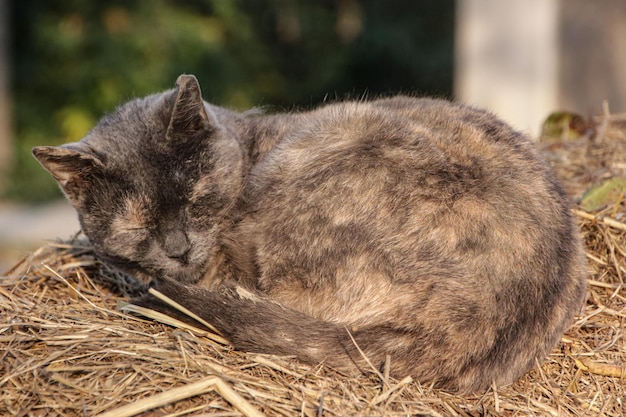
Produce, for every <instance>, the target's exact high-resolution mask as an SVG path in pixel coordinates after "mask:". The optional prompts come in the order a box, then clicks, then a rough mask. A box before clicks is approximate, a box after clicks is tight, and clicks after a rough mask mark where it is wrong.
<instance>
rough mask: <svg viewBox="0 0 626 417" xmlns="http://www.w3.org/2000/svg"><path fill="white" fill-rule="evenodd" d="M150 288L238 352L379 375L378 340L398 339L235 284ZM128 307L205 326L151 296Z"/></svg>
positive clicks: (380, 351)
mask: <svg viewBox="0 0 626 417" xmlns="http://www.w3.org/2000/svg"><path fill="white" fill-rule="evenodd" d="M155 287H156V289H157V290H158V292H160V293H162V294H164V295H165V296H166V297H168V298H170V299H172V300H174V301H176V302H177V303H179V304H180V305H182V306H184V307H185V308H187V309H188V310H190V311H192V312H193V313H194V314H196V315H198V316H199V317H200V318H202V319H203V320H205V321H206V322H208V323H209V324H211V325H213V326H214V327H215V328H216V329H217V330H218V331H219V332H220V333H221V335H222V336H224V337H225V338H226V339H228V341H229V342H230V343H231V344H232V345H233V346H234V347H235V348H236V349H237V350H240V351H244V352H257V353H269V354H275V355H286V356H295V357H296V358H298V359H299V360H300V361H302V362H305V363H309V364H318V363H325V364H327V365H329V366H331V367H332V368H333V369H335V370H338V371H340V372H343V373H346V374H351V375H354V374H357V373H367V372H379V371H382V365H383V363H384V361H385V355H384V352H385V351H386V348H385V346H383V343H382V341H384V340H390V339H394V338H397V335H390V334H388V333H389V332H394V333H395V331H394V330H393V329H390V328H362V329H349V328H346V327H344V326H342V325H340V324H335V323H331V322H328V321H324V320H319V319H316V318H312V317H309V316H307V315H305V314H304V313H302V312H299V311H296V310H293V309H290V308H286V307H284V306H282V305H280V304H278V303H276V302H274V301H272V300H270V299H268V298H266V297H263V296H261V295H259V294H255V293H253V292H251V291H249V290H247V289H245V288H243V287H240V286H238V285H228V286H223V287H222V288H220V289H219V290H217V291H213V290H209V289H207V288H203V287H198V286H186V285H182V284H180V283H177V282H174V281H171V280H168V279H166V280H162V281H160V282H159V283H158V284H156V285H155ZM132 304H135V305H138V306H141V307H146V308H150V309H152V310H156V311H159V312H161V313H165V314H167V315H169V316H172V317H173V318H176V319H178V320H181V321H184V322H187V323H190V324H193V325H195V326H197V327H205V326H202V324H200V323H198V322H197V321H196V320H194V319H193V318H191V317H189V316H188V315H186V314H184V313H182V312H180V311H179V310H177V309H175V308H173V307H171V306H170V305H168V304H166V303H165V302H163V301H161V300H160V299H158V298H157V297H155V296H154V295H152V294H147V295H145V296H143V297H140V298H137V299H134V300H132ZM377 327H381V326H377ZM394 336H395V337H394ZM375 340H379V341H381V344H380V346H376V345H377V343H372V341H375ZM361 344H363V347H362V348H361V347H360V345H361ZM402 376H405V375H402Z"/></svg>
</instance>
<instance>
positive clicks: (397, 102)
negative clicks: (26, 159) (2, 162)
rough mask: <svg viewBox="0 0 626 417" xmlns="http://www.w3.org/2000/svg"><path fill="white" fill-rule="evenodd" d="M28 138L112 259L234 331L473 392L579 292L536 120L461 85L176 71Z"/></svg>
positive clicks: (282, 350)
mask: <svg viewBox="0 0 626 417" xmlns="http://www.w3.org/2000/svg"><path fill="white" fill-rule="evenodd" d="M33 153H34V156H35V157H36V158H37V159H38V160H39V162H40V163H41V164H42V165H43V167H44V168H45V169H47V170H48V171H49V172H50V173H51V174H52V175H53V176H54V178H55V179H56V180H57V182H58V183H59V185H60V187H61V189H62V190H63V192H64V193H65V195H66V196H67V198H68V199H69V201H70V202H71V203H72V204H73V206H74V207H75V209H76V211H77V213H78V216H79V220H80V223H81V226H82V229H83V231H84V233H85V234H86V236H87V237H88V238H89V240H90V242H91V244H92V245H93V247H94V250H95V251H96V253H97V254H98V255H99V256H100V257H101V258H102V259H103V260H104V261H105V262H109V263H110V264H112V265H114V266H116V267H118V268H120V269H121V270H123V271H126V272H127V273H129V274H133V275H134V276H135V277H137V278H138V279H140V280H142V281H143V282H146V283H148V282H153V283H154V285H155V286H156V287H157V288H158V289H159V290H160V291H161V292H162V293H164V294H165V295H166V296H168V297H170V298H172V299H174V300H176V301H178V302H179V303H181V304H183V305H184V306H186V307H187V308H188V309H190V310H192V311H193V312H195V313H196V314H198V315H199V316H201V317H202V318H203V319H205V320H206V321H208V322H209V323H211V324H212V325H213V326H215V327H216V328H217V330H218V331H219V332H220V333H222V335H224V336H225V337H226V338H227V339H228V340H229V341H230V342H231V343H232V344H233V346H234V347H235V348H236V349H240V350H242V351H253V352H260V353H270V354H277V355H293V356H295V357H296V358H298V359H299V360H301V361H302V362H305V363H310V364H317V363H321V362H324V363H326V364H328V365H329V366H331V367H333V368H335V369H337V370H338V371H340V372H345V373H349V374H352V373H354V372H356V373H358V372H365V373H367V372H369V371H370V370H371V369H372V367H373V368H375V369H376V370H380V369H381V367H382V366H383V364H384V362H385V359H386V358H387V356H389V357H390V359H391V361H390V367H389V369H390V371H391V375H392V376H395V377H398V378H399V377H404V376H406V375H412V376H413V377H415V378H416V379H417V380H418V381H420V382H421V383H423V384H432V385H433V386H435V387H440V388H443V389H447V390H449V391H456V392H459V393H469V392H480V391H484V390H486V389H488V388H489V387H491V386H492V384H496V385H497V386H502V385H506V384H509V383H511V382H513V381H515V380H516V379H517V378H519V377H520V376H521V375H523V374H524V373H525V372H527V371H528V370H529V369H531V368H532V367H534V366H535V365H536V363H537V361H542V360H544V358H545V357H546V355H547V354H548V353H549V351H550V349H551V348H553V347H554V346H555V345H556V344H557V342H558V341H559V339H560V337H561V335H562V334H563V333H564V331H565V330H566V328H567V327H568V326H569V325H570V323H571V321H572V319H573V316H574V315H575V314H576V313H577V312H578V311H579V310H580V308H581V305H582V303H583V299H584V294H585V282H586V279H585V278H586V266H585V261H584V255H583V251H582V246H581V241H580V237H579V232H578V229H577V227H576V226H575V224H574V222H573V220H572V218H571V215H570V212H569V207H568V201H567V198H566V197H565V195H564V193H563V191H562V189H561V187H560V185H559V183H558V182H557V180H556V179H555V177H554V175H553V173H552V172H551V170H550V168H549V167H548V166H547V165H546V164H545V163H544V162H543V161H542V159H541V158H540V156H539V154H538V151H537V150H536V149H535V146H534V145H533V143H532V142H531V141H530V140H529V139H528V138H526V137H525V136H524V135H522V134H521V133H518V132H516V131H515V130H513V129H512V128H510V127H509V126H508V125H507V124H505V123H504V122H502V121H500V120H499V119H497V118H496V117H495V116H493V115H492V114H490V113H488V112H486V111H483V110H479V109H474V108H472V107H469V106H466V105H462V104H458V103H453V102H449V101H445V100H440V99H430V98H412V97H407V96H394V97H388V98H380V99H376V100H371V101H365V100H360V101H346V102H337V103H331V104H326V105H323V106H321V107H319V108H317V109H314V110H311V111H306V112H305V111H302V112H290V113H278V114H264V113H263V112H261V111H256V110H252V111H248V112H243V113H238V112H234V111H230V110H227V109H224V108H220V107H218V106H214V105H211V104H208V103H206V102H204V101H203V99H202V96H201V91H200V86H199V84H198V81H197V79H196V78H195V77H194V76H192V75H181V76H180V77H179V78H178V80H177V82H176V88H174V89H172V90H169V91H165V92H163V93H159V94H154V95H150V96H148V97H145V98H143V99H135V100H132V101H130V102H128V103H126V104H124V105H122V106H120V107H119V108H118V109H117V110H116V111H114V112H113V113H112V114H110V115H108V116H106V117H104V118H103V119H102V120H101V121H100V122H99V123H98V125H97V126H96V127H95V128H94V129H93V130H92V131H91V132H89V133H88V134H87V136H86V137H85V138H84V139H82V140H81V141H80V142H77V143H69V144H65V145H62V146H59V147H49V146H41V147H36V148H34V149H33ZM133 303H134V304H138V305H141V306H145V307H149V308H154V309H157V310H161V311H164V312H168V313H170V314H172V315H176V314H178V313H177V312H176V311H171V309H170V308H169V307H167V306H166V305H164V304H163V303H162V302H160V301H159V300H157V299H156V298H154V297H153V296H152V295H144V296H141V297H139V298H137V299H135V300H133ZM187 320H190V319H187Z"/></svg>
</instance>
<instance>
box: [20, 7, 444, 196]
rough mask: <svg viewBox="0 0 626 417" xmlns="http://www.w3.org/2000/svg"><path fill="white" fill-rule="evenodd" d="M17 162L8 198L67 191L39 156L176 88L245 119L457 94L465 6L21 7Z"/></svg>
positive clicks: (51, 194)
mask: <svg viewBox="0 0 626 417" xmlns="http://www.w3.org/2000/svg"><path fill="white" fill-rule="evenodd" d="M11 14H12V15H11V25H12V32H13V45H12V50H13V56H12V73H13V80H12V88H13V97H14V115H15V123H14V125H15V133H16V147H17V149H16V161H15V169H14V172H13V174H12V177H11V179H10V186H9V190H8V196H9V197H11V198H17V199H22V200H28V201H42V200H46V199H50V198H52V197H54V196H58V195H59V192H58V190H57V188H56V186H55V185H54V184H53V181H52V180H51V178H50V177H49V175H48V174H47V173H45V172H44V171H43V169H41V167H39V165H38V164H37V162H36V161H35V160H34V158H32V156H31V155H30V149H31V148H32V147H33V146H35V145H44V144H60V143H64V142H70V141H76V140H79V139H80V138H81V137H82V136H83V135H84V134H85V133H86V132H87V131H88V130H89V129H90V127H92V126H93V125H94V124H95V123H96V122H97V120H98V119H99V118H100V117H101V116H102V115H104V114H105V113H106V112H109V111H111V110H112V109H113V108H115V106H117V105H118V104H119V103H121V102H123V101H125V100H127V99H129V98H131V97H135V96H142V95H146V94H148V93H152V92H155V91H159V90H164V89H167V88H171V87H172V86H173V84H174V81H175V80H176V77H177V76H178V75H179V74H181V73H193V74H195V75H196V76H197V77H198V79H199V80H200V84H201V86H202V88H203V95H204V97H205V99H207V100H208V101H211V102H214V103H216V104H219V105H223V106H227V107H232V108H237V109H244V108H248V107H251V106H258V105H263V106H268V107H274V108H278V109H290V108H293V107H294V106H296V107H309V106H311V105H315V104H317V103H319V102H321V101H324V100H333V99H336V98H339V99H342V98H345V97H361V96H363V95H368V96H376V95H380V94H389V93H392V92H398V91H403V92H412V93H413V92H416V93H418V94H436V95H443V96H448V95H450V92H451V87H452V54H453V51H452V48H453V45H452V39H453V18H454V1H453V0H447V1H437V0H427V1H419V2H407V1H401V0H388V1H384V2H383V1H375V0H371V1H367V0H335V1H328V0H323V1H306V0H256V1H243V0H242V1H235V0H187V1H174V0H137V1H132V2H128V1H122V0H109V1H106V2H96V1H91V0H47V1H40V0H13V1H12V2H11Z"/></svg>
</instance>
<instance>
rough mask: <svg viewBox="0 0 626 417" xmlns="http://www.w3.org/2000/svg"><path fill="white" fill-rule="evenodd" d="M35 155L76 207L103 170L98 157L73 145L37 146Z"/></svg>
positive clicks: (34, 150) (34, 149) (34, 151)
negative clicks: (91, 181)
mask: <svg viewBox="0 0 626 417" xmlns="http://www.w3.org/2000/svg"><path fill="white" fill-rule="evenodd" d="M33 155H34V156H35V158H37V160H38V161H39V163H40V164H41V165H42V166H43V167H44V168H45V169H46V170H47V171H48V172H50V174H52V176H53V177H54V179H55V180H57V182H58V183H59V186H60V187H61V190H63V192H64V193H65V195H66V196H67V198H68V199H69V200H70V202H71V203H72V204H74V205H76V204H78V203H79V202H80V201H81V200H82V195H83V192H84V190H85V189H86V186H87V182H88V181H89V179H90V178H91V177H92V176H93V174H94V173H95V172H97V171H100V170H101V169H102V168H103V164H102V161H100V159H98V157H97V156H95V155H93V154H91V153H88V152H84V151H82V150H80V149H79V148H78V147H77V146H72V145H62V146H37V147H35V148H33Z"/></svg>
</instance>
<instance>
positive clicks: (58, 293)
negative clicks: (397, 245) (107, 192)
mask: <svg viewBox="0 0 626 417" xmlns="http://www.w3.org/2000/svg"><path fill="white" fill-rule="evenodd" d="M609 119H611V120H610V121H609ZM622 123H626V118H618V117H615V116H611V117H610V118H609V117H603V118H600V119H599V120H598V126H597V129H596V130H597V132H598V135H597V136H596V137H595V138H594V139H588V138H582V139H579V140H575V141H558V140H557V141H554V140H552V141H547V142H546V143H545V144H544V147H545V148H546V149H547V150H548V151H549V157H550V160H551V162H552V163H553V164H554V165H555V167H556V168H557V170H558V172H559V174H560V176H561V177H562V178H563V180H564V181H565V183H566V187H567V189H568V190H569V192H570V193H572V195H573V196H574V197H577V196H579V195H580V194H581V193H582V191H584V190H585V189H587V188H588V187H589V186H590V185H591V184H592V183H595V182H597V181H598V180H600V179H601V178H605V177H608V176H610V175H623V174H624V173H623V172H622V171H620V170H626V163H625V161H626V128H625V125H624V124H622ZM574 214H575V215H576V217H577V219H578V221H579V224H580V227H581V232H582V236H583V239H584V243H585V247H586V253H587V257H588V260H589V271H590V275H589V291H588V292H589V300H588V302H587V304H586V306H585V307H584V310H583V311H581V312H580V315H579V316H578V317H577V319H576V321H575V323H574V324H573V325H572V327H571V329H570V330H569V331H568V332H567V334H566V335H565V336H564V337H563V339H562V341H561V343H560V344H559V346H558V347H556V348H555V349H554V350H553V352H552V353H551V355H550V356H549V358H548V359H547V360H546V361H545V362H544V363H543V364H538V366H537V367H536V368H535V369H534V370H532V371H530V372H529V373H528V374H526V375H525V376H524V377H522V378H521V379H520V380H519V381H517V382H516V383H514V384H512V385H510V386H507V387H498V388H494V389H491V390H490V391H488V392H487V393H485V394H483V395H475V396H466V397H459V396H454V395H451V394H449V393H446V392H444V391H441V390H434V389H432V388H430V387H428V386H421V385H420V384H419V383H418V382H414V381H412V380H411V379H410V378H407V379H404V380H401V381H396V380H393V379H391V378H389V377H388V376H387V375H385V374H381V375H380V376H369V377H366V376H362V377H358V378H351V377H346V376H345V375H342V374H340V373H338V372H335V371H334V370H332V369H328V367H326V366H324V364H320V365H318V366H316V367H308V366H304V365H302V364H300V363H298V362H297V361H295V360H293V359H290V358H281V357H273V356H267V355H258V354H246V353H241V352H236V351H234V350H232V349H231V348H230V347H229V346H228V345H227V344H225V343H223V341H221V340H220V338H219V337H216V336H215V335H212V334H209V333H207V332H204V331H202V330H198V329H193V328H190V327H183V326H182V325H181V326H180V327H176V326H170V325H166V324H161V323H157V322H155V321H153V320H149V319H144V318H141V317H140V316H137V315H131V314H124V313H121V312H120V311H119V310H118V305H119V304H120V303H124V302H125V301H127V296H128V295H132V294H134V293H136V292H137V291H140V290H141V289H142V288H140V286H138V285H137V284H136V283H135V282H133V280H132V279H129V278H128V277H125V276H124V275H122V274H120V273H119V272H116V271H115V270H113V269H111V268H109V267H108V266H107V265H104V264H102V263H100V262H99V261H98V260H97V258H96V257H95V256H94V254H93V252H92V250H91V248H90V247H89V246H88V245H86V244H85V243H82V242H81V240H80V239H72V240H70V241H69V242H65V243H59V242H56V243H50V244H48V245H46V246H44V247H42V248H41V249H39V250H38V251H36V252H35V253H33V254H32V255H30V256H28V257H27V258H26V259H24V260H23V261H22V262H21V263H20V264H18V265H16V267H15V268H13V270H12V271H9V273H7V274H6V275H5V276H3V277H1V278H0V311H1V319H0V361H1V362H0V363H1V366H2V370H1V371H0V415H3V416H5V415H6V416H31V415H32V416H44V415H45V416H54V415H59V416H79V415H80V416H83V415H84V416H94V415H99V414H101V413H105V414H103V415H105V416H126V415H143V416H165V415H168V416H182V415H204V414H211V415H216V416H240V415H244V416H258V415H268V416H269V415H276V416H281V415H282V416H311V417H313V416H351V415H364V416H365V415H386V416H407V415H428V416H487V415H502V416H583V415H602V416H623V415H624V407H625V404H624V401H626V389H625V385H626V368H625V366H626V332H625V323H626V290H625V284H624V279H625V277H626V206H625V205H624V202H623V201H621V199H618V200H616V201H614V202H612V204H609V205H608V206H607V207H605V208H602V209H600V210H598V211H597V212H594V213H587V212H584V211H583V210H581V209H580V208H578V209H576V210H574Z"/></svg>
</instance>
